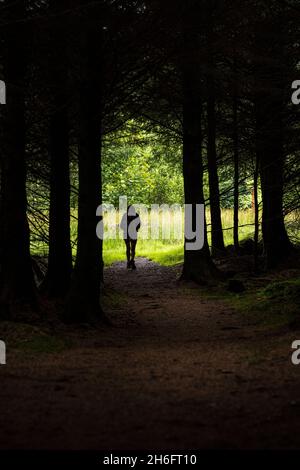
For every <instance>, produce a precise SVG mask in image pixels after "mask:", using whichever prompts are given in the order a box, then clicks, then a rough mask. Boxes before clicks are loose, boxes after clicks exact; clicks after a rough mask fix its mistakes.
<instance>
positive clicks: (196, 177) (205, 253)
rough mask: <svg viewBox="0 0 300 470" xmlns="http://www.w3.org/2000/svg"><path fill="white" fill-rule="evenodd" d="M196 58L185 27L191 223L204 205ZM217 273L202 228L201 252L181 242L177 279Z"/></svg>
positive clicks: (195, 44) (193, 36)
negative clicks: (181, 249)
mask: <svg viewBox="0 0 300 470" xmlns="http://www.w3.org/2000/svg"><path fill="white" fill-rule="evenodd" d="M190 15H192V16H193V13H192V11H188V15H187V18H186V21H187V22H188V23H189V20H190V18H191V16H190ZM194 19H195V18H194ZM194 19H193V20H194ZM199 55H200V54H199V37H198V33H197V31H196V32H195V28H193V27H189V24H186V25H185V30H184V52H183V56H184V59H183V99H184V104H183V177H184V193H185V204H190V205H191V206H192V208H193V219H194V217H195V213H196V205H197V204H204V194H203V162H202V128H201V124H202V123H201V109H202V94H201V83H202V75H201V71H200V63H199V61H200V59H199ZM193 226H194V227H195V226H196V223H195V220H193ZM217 273H218V271H217V269H216V267H215V265H214V263H213V262H212V259H211V256H210V251H209V247H208V242H207V231H206V227H205V242H204V247H203V248H202V249H200V250H195V251H190V250H188V249H187V240H185V249H184V265H183V271H182V276H181V279H183V280H192V281H195V282H197V283H200V284H206V283H207V282H209V281H211V280H213V279H215V278H216V276H217Z"/></svg>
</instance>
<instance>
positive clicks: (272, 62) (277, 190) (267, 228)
mask: <svg viewBox="0 0 300 470" xmlns="http://www.w3.org/2000/svg"><path fill="white" fill-rule="evenodd" d="M257 36H258V39H257V47H258V52H259V56H260V63H259V65H258V67H257V70H256V90H257V92H256V96H255V112H256V129H257V132H256V139H257V153H258V158H259V162H260V177H261V187H262V199H263V216H262V233H263V241H264V254H265V257H266V266H267V268H273V267H276V266H277V265H278V263H280V262H281V261H282V260H284V258H285V257H286V256H287V255H289V253H290V251H291V248H292V245H291V243H290V241H289V238H288V235H287V232H286V229H285V225H284V215H283V171H284V142H283V135H284V124H283V115H284V89H285V83H284V77H283V67H284V65H283V60H284V56H283V50H282V37H281V36H282V33H281V18H279V17H278V18H274V19H271V22H270V19H269V18H268V20H265V21H263V22H262V24H261V29H260V31H259V32H258V35H257ZM266 81H267V83H268V92H266V90H265V83H266Z"/></svg>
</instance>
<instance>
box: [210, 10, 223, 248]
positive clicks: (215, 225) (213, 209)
mask: <svg viewBox="0 0 300 470" xmlns="http://www.w3.org/2000/svg"><path fill="white" fill-rule="evenodd" d="M211 15H212V13H211V7H210V6H208V15H207V53H208V55H207V64H208V74H207V92H208V96H207V127H208V140H207V162H208V178H209V196H210V214H211V246H212V254H213V256H218V255H220V254H222V253H224V251H225V245H224V237H223V228H222V219H221V207H220V191H219V177H218V167H217V150H216V109H215V108H216V89H215V77H214V74H215V67H214V57H213V46H212V42H213V26H212V16H211Z"/></svg>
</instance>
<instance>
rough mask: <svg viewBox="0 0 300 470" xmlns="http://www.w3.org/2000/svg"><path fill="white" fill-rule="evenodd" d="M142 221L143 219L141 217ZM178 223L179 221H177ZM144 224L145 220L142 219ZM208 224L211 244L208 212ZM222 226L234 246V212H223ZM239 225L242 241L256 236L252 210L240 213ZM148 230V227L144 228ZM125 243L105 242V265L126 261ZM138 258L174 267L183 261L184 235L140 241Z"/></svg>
mask: <svg viewBox="0 0 300 470" xmlns="http://www.w3.org/2000/svg"><path fill="white" fill-rule="evenodd" d="M174 217H175V218H176V217H178V215H175V216H174V215H173V214H171V215H170V219H171V223H174V222H175V223H176V220H175V221H174ZM141 219H142V217H141ZM177 222H178V220H177ZM110 223H111V222H110V220H109V215H108V217H107V220H106V221H105V226H106V227H107V226H109V225H110ZM142 223H143V219H142ZM207 224H208V241H209V243H210V242H211V235H210V215H209V211H207ZM222 224H223V229H224V232H223V233H224V241H225V245H226V246H228V245H231V244H233V229H232V227H233V210H232V209H224V210H223V211H222ZM239 224H240V232H239V233H240V240H242V239H245V238H248V237H253V234H254V225H253V224H254V212H253V210H252V209H247V210H243V211H240V212H239ZM144 229H147V227H144ZM182 232H183V231H182ZM160 235H161V234H160ZM124 246H125V245H124V241H123V240H122V239H119V240H104V243H103V255H104V263H105V265H110V264H112V263H113V262H115V261H119V260H124V259H125V249H124ZM136 254H137V256H142V257H145V258H148V259H151V260H153V261H156V262H157V263H160V264H163V265H174V264H178V263H181V262H182V261H183V233H182V239H181V240H178V239H175V238H174V236H173V235H172V231H171V237H170V238H169V239H167V240H164V239H163V238H162V237H161V236H160V238H159V239H158V240H151V239H150V240H143V239H141V238H140V239H139V241H138V244H137V252H136Z"/></svg>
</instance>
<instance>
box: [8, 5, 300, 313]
mask: <svg viewBox="0 0 300 470" xmlns="http://www.w3.org/2000/svg"><path fill="white" fill-rule="evenodd" d="M299 20H300V6H299V1H298V0H285V1H284V0H283V1H278V0H268V1H267V0H266V1H263V0H261V1H260V0H249V1H247V2H245V1H241V0H232V1H231V2H226V1H225V0H214V1H211V0H202V1H199V0H185V1H179V0H173V1H170V0H165V1H163V2H162V1H158V0H143V1H142V0H134V1H130V0H124V1H122V0H94V1H89V0H41V1H36V0H17V1H16V0H2V1H0V41H1V42H0V45H1V49H0V79H2V80H4V81H5V83H6V94H7V102H6V105H2V106H1V107H0V113H1V116H0V122H1V125H0V129H1V136H0V139H1V146H0V155H1V200H0V203H1V211H0V217H1V223H0V227H1V229H0V309H1V310H0V317H1V319H12V320H13V319H17V318H18V316H19V315H20V314H22V315H25V317H26V315H27V314H29V313H28V312H30V311H37V312H39V311H41V303H42V302H43V299H50V300H51V301H54V302H56V301H57V300H59V302H60V303H59V305H60V313H61V316H62V318H63V319H64V321H66V322H82V321H88V320H90V319H95V318H101V317H103V312H102V308H101V289H100V288H101V282H102V281H103V277H104V281H105V276H104V275H103V260H102V259H103V258H102V242H101V241H100V240H99V239H97V237H96V233H95V228H96V224H97V222H98V221H99V219H97V218H96V208H97V207H98V206H99V205H100V204H101V203H102V201H104V202H108V203H113V204H117V201H118V198H119V196H120V195H122V194H127V195H129V197H130V198H131V199H132V200H133V202H135V200H137V202H142V203H145V204H147V205H150V204H151V203H159V204H161V203H174V202H178V203H184V202H185V203H187V204H192V205H193V206H194V207H195V206H196V204H202V203H205V204H206V206H207V211H208V212H210V221H211V224H209V227H208V228H207V231H208V229H209V232H210V233H211V238H210V239H211V243H210V244H211V246H210V247H209V244H208V240H207V234H206V242H205V246H204V248H203V249H202V250H199V251H187V250H186V251H185V253H184V262H183V268H182V279H185V280H193V281H196V282H198V283H199V284H203V283H207V282H208V283H209V282H210V281H211V282H220V281H221V280H222V279H223V274H221V273H220V271H219V270H218V269H217V267H216V265H215V263H214V259H215V257H219V256H226V246H225V243H224V230H223V229H224V227H222V220H221V210H222V208H225V207H231V208H232V209H233V220H232V227H233V239H234V249H235V253H236V255H238V254H239V250H240V243H241V237H240V230H239V225H240V222H239V211H240V209H241V208H244V207H249V206H250V207H252V208H253V211H254V213H255V223H254V226H253V256H254V258H255V266H256V269H257V270H263V269H266V270H267V269H276V268H277V266H279V265H280V263H282V261H284V260H286V259H287V258H288V257H289V256H293V253H294V252H295V250H297V233H298V232H297V231H298V228H299V215H297V214H299V209H300V199H299V174H300V160H299V155H300V145H299V144H300V132H299V127H300V114H299V109H300V107H297V106H295V105H293V104H292V102H291V93H292V91H291V84H292V82H293V81H294V80H296V79H299V78H300V77H299V74H300V70H299V57H300V54H299V52H300V36H299ZM74 211H76V219H78V220H77V221H76V224H78V225H77V229H76V233H75V234H71V225H72V220H73V218H74ZM77 211H78V217H77ZM290 214H293V224H294V225H293V226H292V227H291V228H292V230H291V231H289V232H288V230H287V224H286V221H287V218H288V216H289V215H290ZM297 224H298V225H297ZM39 241H42V242H43V243H46V245H47V251H48V259H47V272H46V275H45V277H42V279H39V282H37V271H38V269H39V267H38V263H37V261H36V257H35V256H33V254H36V253H35V252H34V250H33V246H34V243H37V242H39ZM75 248H76V256H74V249H75Z"/></svg>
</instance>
